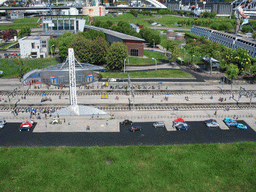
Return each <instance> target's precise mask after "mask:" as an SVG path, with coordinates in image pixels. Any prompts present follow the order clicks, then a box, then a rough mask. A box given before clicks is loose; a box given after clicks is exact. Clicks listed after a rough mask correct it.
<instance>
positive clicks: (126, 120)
mask: <svg viewBox="0 0 256 192" xmlns="http://www.w3.org/2000/svg"><path fill="white" fill-rule="evenodd" d="M121 124H122V125H126V124H128V125H132V121H130V120H128V119H125V120H124V121H123V122H122V123H121Z"/></svg>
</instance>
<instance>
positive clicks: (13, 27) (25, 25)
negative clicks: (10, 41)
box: [0, 23, 40, 30]
mask: <svg viewBox="0 0 256 192" xmlns="http://www.w3.org/2000/svg"><path fill="white" fill-rule="evenodd" d="M24 27H29V28H40V26H39V24H34V23H31V24H12V25H8V24H1V25H0V30H7V29H22V28H24Z"/></svg>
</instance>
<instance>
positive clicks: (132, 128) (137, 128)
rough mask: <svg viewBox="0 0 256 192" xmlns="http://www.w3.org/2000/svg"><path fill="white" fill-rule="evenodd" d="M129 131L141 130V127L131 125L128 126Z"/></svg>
mask: <svg viewBox="0 0 256 192" xmlns="http://www.w3.org/2000/svg"><path fill="white" fill-rule="evenodd" d="M129 130H130V132H135V131H141V130H142V128H141V126H132V127H130V129H129Z"/></svg>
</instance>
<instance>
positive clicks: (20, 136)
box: [0, 121, 256, 147]
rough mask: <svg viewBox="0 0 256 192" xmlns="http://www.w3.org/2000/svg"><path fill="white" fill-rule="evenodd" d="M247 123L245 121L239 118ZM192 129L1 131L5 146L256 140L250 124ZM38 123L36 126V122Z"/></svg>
mask: <svg viewBox="0 0 256 192" xmlns="http://www.w3.org/2000/svg"><path fill="white" fill-rule="evenodd" d="M238 122H240V123H244V124H246V123H245V122H243V121H238ZM187 123H188V125H189V126H190V129H189V130H187V131H185V130H182V131H167V130H166V129H165V128H157V129H155V128H153V126H152V122H150V123H144V122H143V123H139V122H135V123H134V124H133V125H140V126H142V127H143V130H142V131H137V132H134V133H133V132H129V127H130V126H129V125H125V126H121V127H120V132H117V133H95V132H94V133H92V132H90V133H89V132H88V133H86V132H81V133H79V132H76V133H33V132H27V131H22V132H19V131H18V127H19V125H20V124H19V123H7V124H6V126H5V127H4V128H3V129H1V130H0V146H1V147H18V146H24V147H25V146H27V147H35V146H38V147H42V146H127V145H133V146H138V145H173V144H206V143H232V142H249V141H254V142H255V141H256V132H255V131H254V130H253V129H251V128H250V127H249V126H248V125H247V124H246V125H247V126H248V129H247V130H239V129H236V128H231V129H230V130H221V129H216V128H208V127H206V126H205V125H204V122H199V121H197V122H195V121H191V122H187ZM35 126H36V125H35Z"/></svg>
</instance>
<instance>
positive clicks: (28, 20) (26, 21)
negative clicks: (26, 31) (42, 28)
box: [11, 17, 39, 23]
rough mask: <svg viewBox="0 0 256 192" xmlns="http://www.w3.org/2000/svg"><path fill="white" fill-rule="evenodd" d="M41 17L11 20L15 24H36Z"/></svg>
mask: <svg viewBox="0 0 256 192" xmlns="http://www.w3.org/2000/svg"><path fill="white" fill-rule="evenodd" d="M38 19H39V17H25V18H24V19H11V21H12V22H13V23H36V22H37V21H38Z"/></svg>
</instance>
